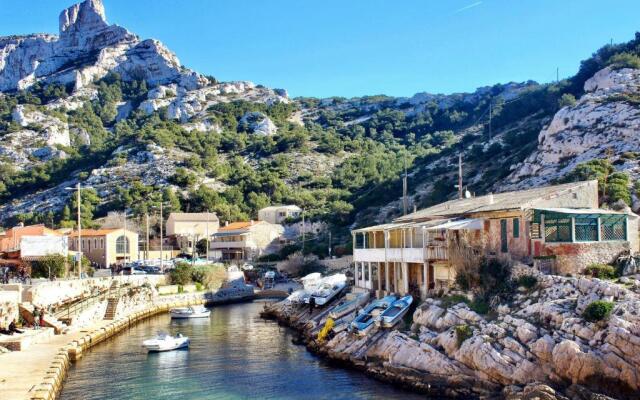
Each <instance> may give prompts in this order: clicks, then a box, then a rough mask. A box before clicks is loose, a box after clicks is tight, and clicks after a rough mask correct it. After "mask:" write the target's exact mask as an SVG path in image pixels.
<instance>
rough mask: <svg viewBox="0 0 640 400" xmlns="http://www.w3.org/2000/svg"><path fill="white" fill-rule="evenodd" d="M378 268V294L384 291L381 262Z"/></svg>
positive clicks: (378, 263)
mask: <svg viewBox="0 0 640 400" xmlns="http://www.w3.org/2000/svg"><path fill="white" fill-rule="evenodd" d="M376 264H377V266H378V268H377V269H376V272H377V274H378V293H379V292H381V291H382V271H381V269H382V266H381V265H380V262H377V263H376Z"/></svg>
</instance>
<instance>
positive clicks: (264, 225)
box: [209, 221, 284, 262]
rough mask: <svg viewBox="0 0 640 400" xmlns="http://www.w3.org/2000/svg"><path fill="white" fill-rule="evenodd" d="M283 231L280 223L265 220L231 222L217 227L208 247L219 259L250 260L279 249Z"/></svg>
mask: <svg viewBox="0 0 640 400" xmlns="http://www.w3.org/2000/svg"><path fill="white" fill-rule="evenodd" d="M283 233H284V228H283V227H282V225H278V224H271V223H268V222H265V221H248V222H233V223H230V224H228V225H226V226H223V227H221V228H220V229H218V232H216V233H215V234H214V235H213V241H211V243H210V246H209V249H210V251H211V253H212V254H213V256H214V257H215V258H217V259H218V260H220V261H230V262H244V261H252V260H255V259H257V258H258V257H260V256H263V255H266V254H272V253H275V252H277V251H279V250H280V248H281V247H282V245H283V243H284V238H283Z"/></svg>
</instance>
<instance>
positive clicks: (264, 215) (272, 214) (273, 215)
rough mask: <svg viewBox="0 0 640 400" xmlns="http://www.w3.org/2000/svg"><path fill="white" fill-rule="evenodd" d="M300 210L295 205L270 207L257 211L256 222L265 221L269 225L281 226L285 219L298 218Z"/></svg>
mask: <svg viewBox="0 0 640 400" xmlns="http://www.w3.org/2000/svg"><path fill="white" fill-rule="evenodd" d="M301 214H302V209H301V208H300V207H298V206H296V205H286V206H270V207H265V208H262V209H260V210H259V211H258V220H260V221H266V222H269V223H270V224H282V223H284V222H286V220H287V219H295V218H298V217H300V215H301Z"/></svg>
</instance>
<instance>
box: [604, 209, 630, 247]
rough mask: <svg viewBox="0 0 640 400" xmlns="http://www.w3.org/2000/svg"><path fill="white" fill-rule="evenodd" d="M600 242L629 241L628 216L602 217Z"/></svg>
mask: <svg viewBox="0 0 640 400" xmlns="http://www.w3.org/2000/svg"><path fill="white" fill-rule="evenodd" d="M600 240H603V241H604V240H627V216H626V215H601V216H600Z"/></svg>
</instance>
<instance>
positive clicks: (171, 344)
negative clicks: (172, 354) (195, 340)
mask: <svg viewBox="0 0 640 400" xmlns="http://www.w3.org/2000/svg"><path fill="white" fill-rule="evenodd" d="M142 345H143V346H144V347H146V348H147V350H149V351H150V352H159V351H171V350H178V349H185V348H188V347H189V338H188V337H186V336H182V334H181V333H178V334H177V335H176V336H171V335H168V334H166V333H159V334H158V336H156V337H154V338H153V339H149V340H145V341H144V342H142Z"/></svg>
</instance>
